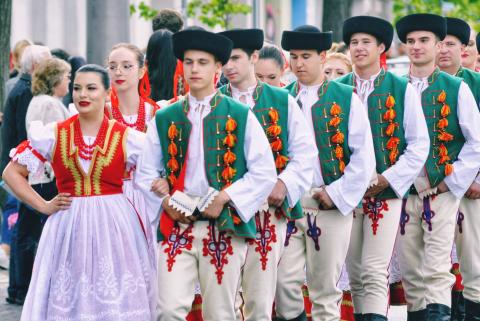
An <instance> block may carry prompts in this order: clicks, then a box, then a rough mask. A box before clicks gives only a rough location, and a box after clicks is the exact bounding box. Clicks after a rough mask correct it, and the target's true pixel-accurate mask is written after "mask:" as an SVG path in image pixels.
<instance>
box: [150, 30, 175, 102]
mask: <svg viewBox="0 0 480 321" xmlns="http://www.w3.org/2000/svg"><path fill="white" fill-rule="evenodd" d="M172 34H173V33H172V32H171V31H170V30H167V29H160V30H157V31H155V32H154V33H153V34H152V35H151V36H150V39H149V40H148V46H147V54H146V58H147V59H146V60H147V64H148V73H149V79H150V85H151V88H152V93H151V98H152V99H153V100H154V101H159V100H169V99H171V98H172V97H173V96H174V93H173V87H174V86H173V79H174V74H175V68H176V65H177V58H176V57H175V55H174V54H173V49H172ZM181 94H183V93H181Z"/></svg>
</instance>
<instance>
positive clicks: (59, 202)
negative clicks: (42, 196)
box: [40, 193, 73, 215]
mask: <svg viewBox="0 0 480 321" xmlns="http://www.w3.org/2000/svg"><path fill="white" fill-rule="evenodd" d="M72 199H73V198H72V197H71V196H70V193H59V194H58V195H57V196H55V197H54V198H53V199H52V200H50V201H45V204H44V205H43V206H42V209H41V210H40V212H42V213H43V214H46V215H52V214H54V213H56V212H58V211H63V210H68V209H69V208H70V205H71V204H72Z"/></svg>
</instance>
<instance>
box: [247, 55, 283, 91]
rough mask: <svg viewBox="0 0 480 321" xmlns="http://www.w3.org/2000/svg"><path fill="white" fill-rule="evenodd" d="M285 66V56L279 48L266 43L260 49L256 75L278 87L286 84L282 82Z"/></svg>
mask: <svg viewBox="0 0 480 321" xmlns="http://www.w3.org/2000/svg"><path fill="white" fill-rule="evenodd" d="M285 68H286V63H285V57H284V56H283V54H282V51H281V50H280V49H279V48H277V47H276V46H273V45H266V46H263V48H262V49H260V51H259V53H258V61H257V63H256V64H255V75H256V76H257V78H258V79H259V80H260V81H263V82H266V83H267V84H269V85H272V86H276V87H283V86H285V85H284V84H283V83H282V82H281V78H282V76H283V72H284V70H285Z"/></svg>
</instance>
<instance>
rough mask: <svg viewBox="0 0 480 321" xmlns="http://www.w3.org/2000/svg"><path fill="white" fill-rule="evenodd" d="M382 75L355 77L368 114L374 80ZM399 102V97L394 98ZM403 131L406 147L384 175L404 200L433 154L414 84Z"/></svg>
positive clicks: (409, 90) (407, 94) (407, 95)
mask: <svg viewBox="0 0 480 321" xmlns="http://www.w3.org/2000/svg"><path fill="white" fill-rule="evenodd" d="M378 75H379V73H377V74H376V75H374V76H372V77H370V78H369V79H367V80H365V79H361V78H360V77H359V76H358V75H357V74H355V86H356V87H355V88H356V91H357V93H360V92H361V94H359V96H360V99H361V100H362V102H363V105H364V106H365V110H366V112H367V113H368V97H369V96H370V94H371V93H372V92H373V91H374V89H375V85H374V82H375V79H376V78H377V76H378ZM394 98H396V97H394ZM403 108H404V111H403V131H404V133H405V141H406V143H407V147H406V148H405V151H404V152H403V153H402V155H400V157H399V158H398V160H397V162H396V163H395V164H394V165H393V166H391V167H389V168H388V169H386V170H385V171H384V172H383V173H380V174H382V176H383V177H385V179H386V180H387V181H388V183H389V184H390V187H391V188H392V189H393V191H394V192H395V194H396V195H397V197H399V198H402V197H403V196H404V195H405V193H406V192H407V190H408V189H409V188H410V186H412V184H413V181H414V180H415V178H417V176H418V174H419V173H420V171H421V170H422V168H423V165H424V164H425V161H426V160H427V157H428V151H429V150H430V138H429V136H428V128H427V122H426V121H425V116H424V114H423V110H422V102H421V99H420V97H419V95H418V94H417V92H416V91H415V88H414V87H413V86H412V85H411V84H407V89H406V91H405V99H404V102H403Z"/></svg>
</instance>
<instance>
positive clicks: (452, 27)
mask: <svg viewBox="0 0 480 321" xmlns="http://www.w3.org/2000/svg"><path fill="white" fill-rule="evenodd" d="M445 19H446V20H447V35H452V36H455V37H457V38H458V39H459V40H460V42H461V43H463V44H464V45H468V42H469V41H470V26H469V25H468V23H466V22H465V21H463V20H462V19H458V18H449V17H447V18H445Z"/></svg>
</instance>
